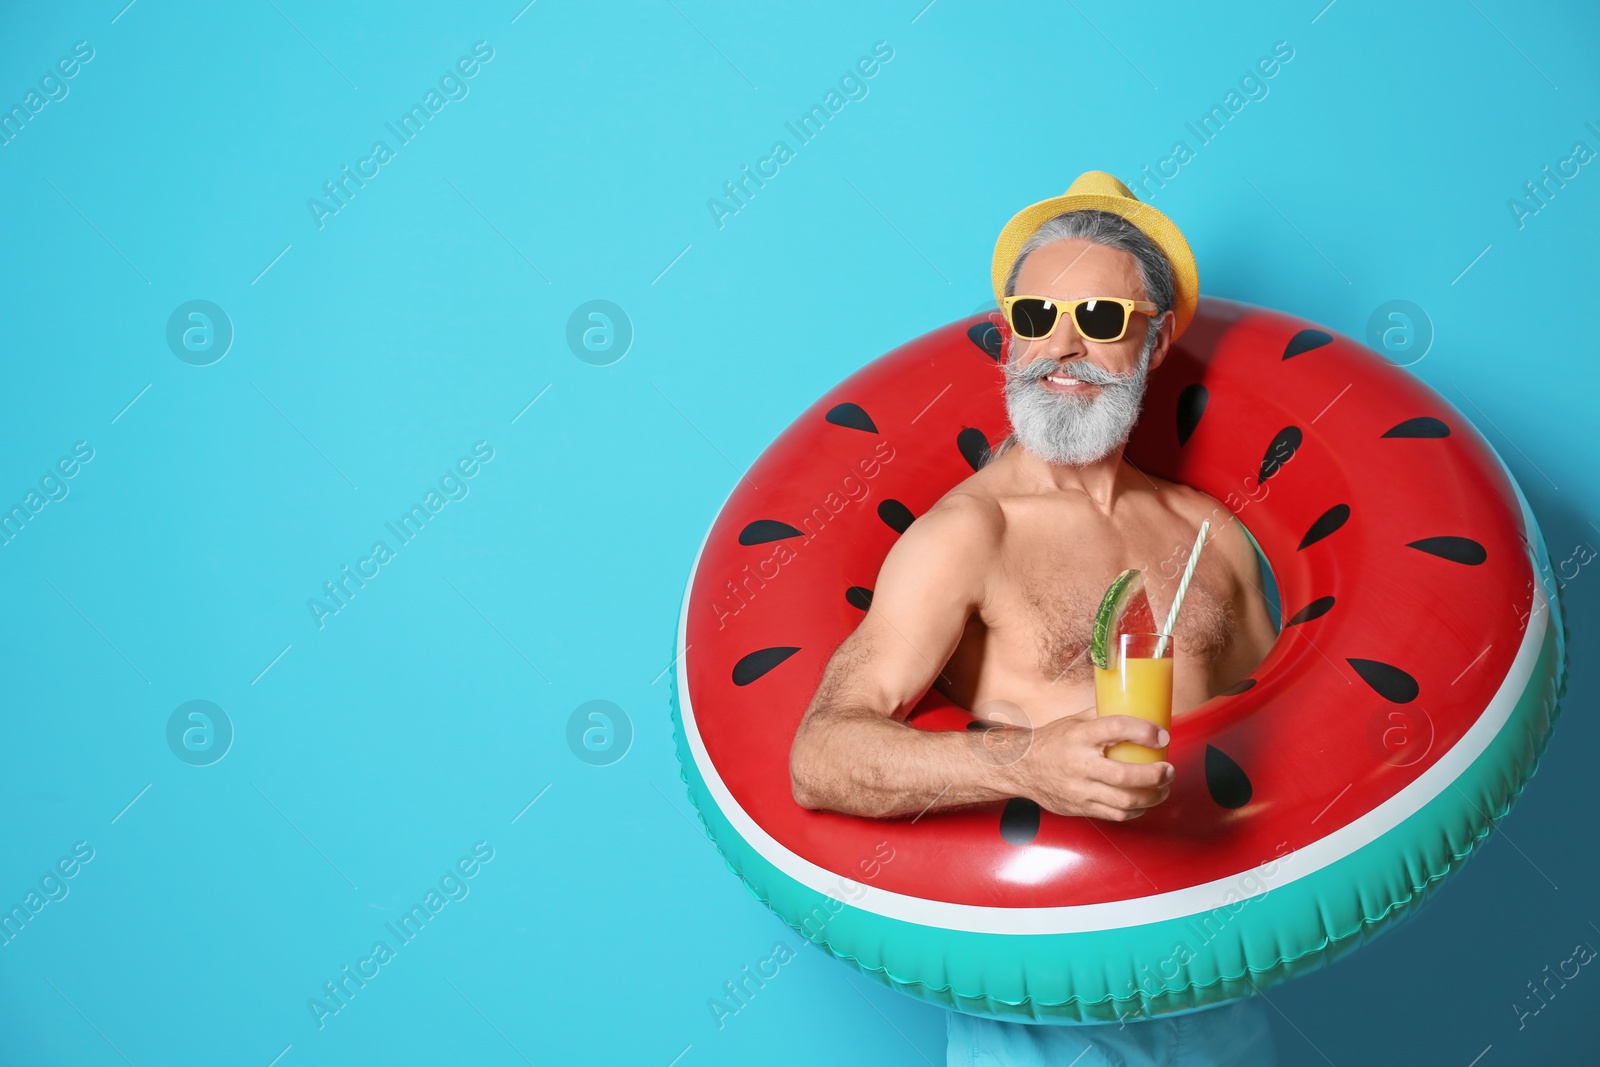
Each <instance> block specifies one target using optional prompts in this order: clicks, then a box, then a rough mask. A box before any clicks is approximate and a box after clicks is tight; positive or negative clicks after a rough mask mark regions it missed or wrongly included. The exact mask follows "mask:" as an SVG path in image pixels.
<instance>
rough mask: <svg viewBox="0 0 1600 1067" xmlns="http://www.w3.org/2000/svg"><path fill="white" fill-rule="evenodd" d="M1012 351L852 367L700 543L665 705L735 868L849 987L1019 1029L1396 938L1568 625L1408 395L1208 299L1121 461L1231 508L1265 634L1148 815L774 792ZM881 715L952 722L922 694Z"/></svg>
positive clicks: (1507, 748) (1481, 797) (1473, 810)
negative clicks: (808, 710)
mask: <svg viewBox="0 0 1600 1067" xmlns="http://www.w3.org/2000/svg"><path fill="white" fill-rule="evenodd" d="M990 314H991V315H994V317H995V318H996V319H997V318H998V315H997V314H995V313H993V312H991V313H990ZM1004 353H1005V338H1004V335H1003V327H1001V326H999V325H996V324H995V323H993V322H991V321H990V319H989V318H988V317H979V318H976V319H968V320H965V321H961V322H956V323H952V324H950V325H948V326H945V327H943V328H941V329H937V330H934V331H933V332H931V333H928V334H926V335H924V336H923V337H920V338H918V339H916V340H914V341H912V342H910V343H909V344H906V345H903V346H901V347H900V348H897V349H895V350H894V351H892V352H890V353H889V354H887V355H885V356H883V357H881V358H879V359H877V360H875V361H873V362H872V363H870V364H868V365H867V366H865V367H863V368H862V369H861V370H860V371H858V372H856V373H854V374H852V375H851V376H850V377H849V378H847V379H846V380H845V381H844V382H842V383H841V384H840V385H839V386H838V387H836V388H835V389H834V390H833V391H832V392H830V393H829V394H828V395H827V396H825V397H824V398H822V399H821V400H819V401H818V402H817V403H815V404H813V405H812V406H811V407H810V408H809V409H807V410H806V411H805V413H804V414H802V415H801V416H800V417H799V418H798V419H797V420H796V421H795V422H794V423H793V424H792V425H791V426H790V427H789V428H788V429H787V430H785V431H784V433H783V435H782V436H781V437H779V438H778V439H777V441H776V442H775V443H774V444H773V445H772V446H771V447H770V448H768V449H767V450H766V452H765V453H764V454H763V455H762V456H761V457H760V458H759V459H758V460H757V461H756V463H755V464H754V465H753V466H752V467H751V468H750V471H749V472H748V474H747V476H746V477H744V478H742V479H741V480H740V482H739V484H738V485H737V486H736V487H735V489H734V491H733V492H732V494H731V495H730V496H729V498H728V500H727V502H726V503H725V504H724V505H723V507H722V510H721V511H720V513H719V514H718V515H717V517H716V519H715V521H714V522H713V523H712V525H711V528H710V531H709V532H708V534H707V536H706V539H705V541H704V543H703V544H702V546H701V548H700V551H699V553H698V555H697V557H696V559H695V562H694V565H693V568H692V570H691V573H690V576H689V582H688V587H687V590H686V592H685V594H684V599H683V602H682V608H681V615H680V621H679V627H678V633H677V649H676V655H675V659H674V663H673V676H672V714H673V724H674V733H675V738H676V743H677V751H678V758H679V761H680V765H681V768H682V775H683V779H684V782H685V784H686V786H687V788H688V791H689V795H690V798H691V799H692V801H693V803H694V805H695V807H696V808H697V809H698V810H699V812H700V815H701V818H702V821H703V823H704V825H705V828H706V831H707V833H708V834H709V835H710V836H711V838H712V839H713V840H714V841H715V842H716V844H717V846H718V848H719V849H720V850H721V852H722V854H723V856H724V857H725V859H726V860H727V862H728V864H729V866H730V867H731V868H732V869H733V871H734V872H735V873H737V874H738V875H739V876H740V878H742V879H743V880H744V882H745V884H746V885H747V886H748V887H749V889H750V890H751V891H752V892H753V893H754V894H755V896H756V897H757V898H758V899H760V900H761V901H762V902H763V903H765V904H767V905H768V906H769V907H770V908H771V909H772V910H773V911H774V912H775V913H776V914H777V915H778V916H779V917H780V918H782V919H783V920H784V921H785V922H786V923H788V924H789V925H790V926H791V927H793V928H794V929H795V930H797V931H799V932H800V933H801V935H802V936H804V937H806V938H807V939H809V940H811V941H812V942H813V943H815V944H817V945H818V946H820V947H821V948H823V949H824V950H826V951H827V952H829V953H831V954H832V955H834V956H836V957H838V958H839V959H841V960H844V961H846V962H848V963H849V964H851V965H853V966H855V967H857V968H859V969H860V970H861V971H862V972H863V973H865V974H867V975H870V976H871V977H873V978H874V979H876V980H879V981H881V982H883V983H885V984H886V985H889V986H891V987H893V988H896V989H900V990H902V991H904V992H906V993H908V994H911V995H913V996H917V997H920V998H922V999H924V1000H926V1001H929V1002H931V1003H934V1004H938V1005H941V1006H943V1007H946V1008H952V1009H956V1010H959V1011H964V1012H969V1013H972V1014H977V1015H984V1016H988V1017H991V1018H997V1019H1005V1020H1011V1021H1019V1022H1065V1023H1083V1022H1105V1021H1114V1020H1117V1019H1119V1018H1126V1017H1153V1016H1158V1015H1170V1014H1175V1013H1182V1012H1188V1011H1195V1010H1199V1009H1201V1008H1206V1007H1210V1006H1214V1005H1217V1004H1221V1003H1224V1002H1226V1001H1228V1000H1231V999H1233V998H1236V997H1240V996H1245V995H1248V994H1251V993H1253V992H1255V991H1258V990H1262V989H1266V988H1269V987H1270V986H1272V985H1274V984H1276V983H1279V982H1282V981H1285V980H1287V979H1289V978H1291V977H1293V976H1295V975H1298V974H1300V973H1302V972H1305V971H1307V970H1310V969H1313V968H1315V967H1318V966H1321V965H1323V964H1326V963H1328V962H1329V961H1331V960H1334V959H1336V958H1338V957H1340V956H1342V955H1343V954H1345V953H1346V952H1349V951H1350V950H1352V949H1354V948H1356V947H1358V946H1360V945H1361V944H1363V943H1365V942H1367V941H1369V940H1371V939H1372V937H1374V936H1375V935H1376V934H1377V933H1379V932H1381V931H1384V930H1387V929H1390V928H1392V927H1393V926H1394V925H1395V924H1396V923H1397V922H1398V921H1400V920H1402V919H1403V918H1404V917H1406V916H1408V915H1411V914H1414V913H1415V912H1416V911H1417V910H1418V909H1419V908H1420V907H1421V906H1422V905H1423V903H1424V902H1425V901H1426V900H1427V899H1430V895H1431V893H1432V891H1433V890H1434V889H1435V888H1436V887H1437V886H1438V885H1439V884H1440V882H1441V881H1442V880H1443V879H1445V878H1447V877H1448V876H1449V875H1450V874H1451V873H1452V872H1454V871H1455V870H1457V869H1458V868H1459V867H1460V866H1461V865H1462V864H1463V863H1464V862H1465V861H1466V859H1467V857H1468V856H1470V855H1471V854H1472V852H1473V850H1474V849H1475V848H1477V846H1478V845H1479V844H1480V843H1481V842H1482V841H1483V840H1484V839H1485V838H1486V837H1487V836H1488V835H1489V833H1490V831H1491V829H1492V828H1493V826H1494V824H1495V822H1496V820H1498V819H1499V818H1500V817H1502V816H1503V815H1505V813H1506V812H1507V811H1508V810H1509V808H1510V806H1511V804H1512V802H1513V801H1514V800H1515V799H1516V797H1517V796H1518V794H1519V793H1520V792H1521V790H1522V788H1523V785H1524V784H1525V783H1526V782H1527V780H1528V779H1529V778H1530V777H1531V776H1532V774H1533V773H1534V771H1535V769H1536V767H1537V763H1538V759H1539V756H1540V754H1541V753H1542V752H1543V750H1544V746H1545V743H1546V741H1547V740H1548V738H1549V734H1550V730H1551V727H1552V724H1553V723H1554V720H1555V718H1556V715H1557V714H1558V709H1559V704H1560V699H1561V697H1562V695H1563V694H1564V692H1565V685H1566V642H1567V634H1566V628H1565V625H1564V618H1563V616H1562V614H1561V611H1560V607H1559V605H1560V600H1559V592H1558V587H1557V586H1556V584H1555V580H1554V576H1553V575H1552V574H1551V571H1550V565H1549V559H1548V556H1547V554H1546V548H1545V544H1544V539H1543V537H1542V536H1541V534H1540V532H1539V529H1538V526H1537V524H1536V523H1535V521H1534V516H1533V513H1532V511H1531V510H1530V509H1529V507H1528V503H1527V500H1526V499H1525V498H1524V497H1523V495H1522V492H1521V490H1520V489H1519V488H1518V487H1517V485H1516V482H1515V480H1514V479H1513V478H1512V476H1511V474H1510V472H1509V471H1508V470H1507V469H1506V467H1505V465H1504V464H1503V463H1502V462H1501V460H1500V459H1499V457H1498V456H1497V455H1496V454H1495V452H1494V451H1493V449H1491V448H1490V446H1489V445H1488V443H1487V442H1486V441H1485V440H1484V439H1483V437H1482V436H1480V435H1479V434H1478V433H1477V431H1476V430H1475V429H1474V428H1473V426H1472V425H1471V424H1470V423H1469V422H1468V421H1467V420H1466V419H1465V418H1463V417H1462V415H1461V414H1460V413H1459V412H1458V411H1456V410H1455V409H1454V408H1453V407H1451V406H1450V405H1449V404H1448V403H1447V402H1446V401H1445V400H1444V399H1443V398H1441V397H1440V396H1439V395H1438V394H1436V393H1435V392H1433V391H1432V390H1431V389H1429V388H1428V387H1427V386H1426V385H1425V384H1423V383H1422V382H1421V381H1420V380H1419V379H1417V378H1415V377H1413V376H1412V375H1411V374H1409V373H1408V372H1406V371H1404V370H1401V369H1399V368H1397V367H1396V366H1394V365H1393V364H1391V363H1389V362H1388V361H1386V360H1384V359H1383V358H1382V357H1380V356H1379V355H1377V354H1376V353H1374V352H1372V351H1370V350H1368V349H1367V348H1365V347H1363V346H1362V345H1359V344H1357V343H1355V342H1353V341H1351V340H1349V339H1347V338H1344V337H1341V336H1339V335H1337V334H1335V333H1333V332H1332V331H1329V330H1325V329H1322V328H1320V327H1318V326H1314V325H1312V324H1310V323H1306V322H1303V321H1300V320H1298V319H1295V318H1292V317H1290V316H1288V315H1286V314H1282V313H1280V312H1277V311H1271V310H1267V309H1262V308H1256V307H1251V306H1249V305H1246V304H1240V303H1234V302H1230V301H1224V300H1217V299H1210V298H1208V299H1204V300H1202V301H1201V303H1200V307H1199V311H1198V314H1197V316H1196V319H1195V321H1194V323H1193V325H1192V326H1191V327H1190V328H1189V330H1188V331H1187V332H1186V333H1185V334H1184V336H1183V338H1182V339H1181V340H1180V341H1179V343H1177V344H1176V345H1175V346H1174V348H1173V350H1172V351H1171V352H1169V354H1168V357H1167V360H1166V362H1165V363H1164V364H1163V365H1162V366H1161V367H1160V369H1159V370H1158V371H1156V372H1155V373H1153V374H1152V375H1151V377H1150V380H1149V387H1148V391H1147V393H1146V397H1145V403H1144V408H1143V411H1142V414H1141V417H1140V421H1139V422H1138V424H1137V426H1136V428H1135V429H1134V431H1133V434H1132V436H1131V438H1130V439H1129V443H1128V448H1127V451H1126V455H1127V457H1128V459H1129V461H1130V462H1132V463H1133V464H1134V465H1135V466H1137V467H1139V468H1141V469H1143V470H1147V471H1151V472H1153V473H1156V474H1158V475H1160V476H1163V477H1166V478H1169V479H1172V480H1175V481H1180V482H1184V483H1186V484H1189V485H1192V486H1195V487H1196V488H1199V489H1202V490H1204V491H1206V492H1208V493H1210V494H1211V495H1212V496H1214V497H1215V498H1217V499H1218V500H1220V501H1223V502H1224V503H1225V505H1226V507H1227V508H1228V510H1230V511H1233V512H1234V513H1235V514H1237V515H1238V516H1239V520H1240V522H1241V523H1242V524H1244V526H1245V527H1246V529H1247V530H1248V531H1249V533H1250V535H1251V536H1252V538H1253V539H1254V540H1255V542H1256V545H1257V548H1258V550H1259V551H1260V552H1261V554H1262V556H1263V557H1264V559H1265V560H1266V561H1267V563H1268V564H1269V565H1270V568H1271V572H1272V575H1273V577H1274V579H1275V581H1276V583H1277V587H1278V590H1279V597H1280V599H1281V604H1282V608H1283V611H1282V612H1281V613H1280V614H1282V615H1286V616H1287V618H1286V619H1285V620H1284V621H1283V622H1282V624H1281V628H1280V632H1279V635H1278V638H1277V640H1276V642H1275V643H1274V644H1273V646H1272V648H1271V651H1270V652H1269V653H1268V654H1267V656H1266V658H1265V659H1264V660H1263V662H1262V663H1261V664H1260V665H1259V666H1258V667H1257V668H1256V670H1255V671H1254V672H1252V674H1251V675H1250V677H1249V678H1247V679H1246V680H1244V681H1243V682H1241V683H1239V684H1238V685H1235V686H1234V687H1233V688H1232V689H1230V690H1229V691H1228V692H1226V693H1223V694H1219V695H1218V696H1216V697H1213V698H1212V699H1210V700H1208V701H1206V702H1205V703H1203V704H1201V705H1199V706H1198V707H1196V708H1193V709H1191V710H1190V711H1188V712H1186V713H1184V714H1182V715H1180V716H1178V718H1177V721H1176V722H1175V723H1174V727H1173V736H1172V744H1171V746H1170V750H1169V758H1170V759H1171V761H1172V762H1173V764H1174V765H1175V767H1176V770H1177V776H1176V781H1175V782H1174V785H1173V788H1172V792H1171V794H1170V796H1169V798H1168V799H1167V801H1166V802H1165V803H1163V804H1161V805H1159V806H1158V807H1156V808H1153V809H1150V810H1149V811H1148V812H1147V814H1146V815H1145V816H1144V817H1143V818H1140V819H1138V820H1134V821H1131V822H1126V823H1116V822H1105V821H1100V820H1095V819H1089V818H1069V817H1062V816H1058V815H1055V814H1053V813H1051V812H1041V810H1040V809H1039V807H1038V806H1037V805H1036V804H1034V803H1033V802H1032V801H1030V800H1027V799H1022V798H1018V799H1012V800H1009V801H1004V802H1000V801H997V802H995V803H993V804H989V805H983V806H979V807H972V808H967V809H962V810H953V811H946V812H933V813H931V814H928V815H926V816H921V817H917V818H899V819H868V818H862V817H856V816H851V815H844V814H839V813H836V812H828V811H812V810H808V809H805V808H802V807H801V806H799V805H798V804H796V803H795V801H794V799H793V796H792V794H791V791H790V778H789V750H790V745H791V743H792V741H793V738H794V734H795V730H796V727H797V726H798V724H799V721H800V717H801V715H802V713H803V712H804V710H805V707H806V705H807V704H808V703H809V701H810V699H811V697H812V695H813V694H814V692H815V689H816V685H817V683H818V681H819V680H820V677H821V674H822V670H823V667H824V665H825V664H826V662H827V660H828V658H829V656H830V655H831V654H832V653H833V651H834V650H835V649H836V648H837V646H838V645H839V643H840V642H841V641H842V640H843V639H844V638H845V637H846V636H847V635H848V634H849V633H850V632H851V631H852V630H853V629H854V628H855V626H856V625H857V623H859V622H860V620H861V619H862V617H863V613H864V612H865V610H866V609H867V607H868V606H869V604H870V602H871V597H872V590H871V587H872V584H873V582H874V581H875V579H876V576H877V573H878V567H879V565H880V564H881V563H882V561H883V558H884V556H885V555H886V554H887V552H888V550H889V547H890V545H891V544H892V543H893V541H894V539H895V538H896V537H897V536H899V535H900V534H901V533H903V532H904V531H905V529H906V528H907V527H908V526H909V525H910V524H911V522H913V521H914V519H915V517H916V516H917V515H918V514H920V513H921V512H923V511H925V510H926V509H927V508H929V507H930V506H931V505H932V504H933V503H934V502H935V501H937V500H938V499H939V497H940V496H942V495H943V494H944V493H945V492H946V491H947V490H948V489H950V487H951V486H953V485H955V484H956V483H957V482H959V481H960V480H961V479H963V478H965V477H966V476H968V475H970V474H971V473H972V471H974V470H976V469H977V468H978V467H979V466H981V465H982V464H983V463H984V462H986V461H987V459H988V457H989V450H990V447H991V443H992V442H998V440H999V438H1000V437H1002V436H1003V435H1004V434H1005V433H1006V432H1008V430H1009V425H1008V422H1007V418H1006V414H1005V408H1004V397H1003V393H1002V388H1001V387H1002V383H1003V369H1002V361H1003V360H1004V358H1005V354H1004ZM908 383H909V384H908ZM946 383H949V384H946ZM1552 606H1554V607H1555V609H1556V610H1555V611H1554V612H1552V610H1551V609H1552ZM909 721H910V723H911V725H913V726H915V727H918V728H922V729H933V730H953V729H964V728H966V726H967V724H968V723H969V722H970V721H972V717H971V716H970V715H969V714H968V713H967V712H966V711H963V710H962V709H960V708H958V707H955V706H954V705H952V704H950V703H949V702H948V701H946V700H944V699H943V698H942V697H941V696H940V695H939V694H938V693H937V692H936V691H932V690H930V692H929V695H928V696H927V697H925V698H924V699H923V700H922V702H921V703H920V704H919V705H918V706H917V708H916V709H914V711H913V713H912V716H911V718H910V720H909Z"/></svg>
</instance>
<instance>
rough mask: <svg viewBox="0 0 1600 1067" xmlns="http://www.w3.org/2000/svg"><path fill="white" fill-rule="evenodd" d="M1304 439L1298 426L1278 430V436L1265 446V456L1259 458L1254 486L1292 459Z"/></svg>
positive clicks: (1275, 472)
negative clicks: (1258, 468)
mask: <svg viewBox="0 0 1600 1067" xmlns="http://www.w3.org/2000/svg"><path fill="white" fill-rule="evenodd" d="M1304 438H1305V435H1304V434H1302V433H1301V432H1300V427H1298V426H1285V427H1284V428H1283V429H1281V430H1279V431H1278V436H1276V437H1274V438H1273V439H1272V443H1271V444H1270V445H1268V446H1267V454H1266V455H1264V456H1262V457H1261V470H1260V471H1258V472H1257V473H1256V484H1257V485H1260V484H1261V483H1262V482H1264V481H1266V480H1267V479H1268V478H1270V477H1272V476H1273V475H1274V474H1277V473H1278V468H1279V467H1282V466H1283V465H1284V464H1285V463H1287V462H1289V460H1291V459H1293V458H1294V454H1295V452H1296V451H1298V450H1299V448H1300V442H1301V441H1302V440H1304Z"/></svg>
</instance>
